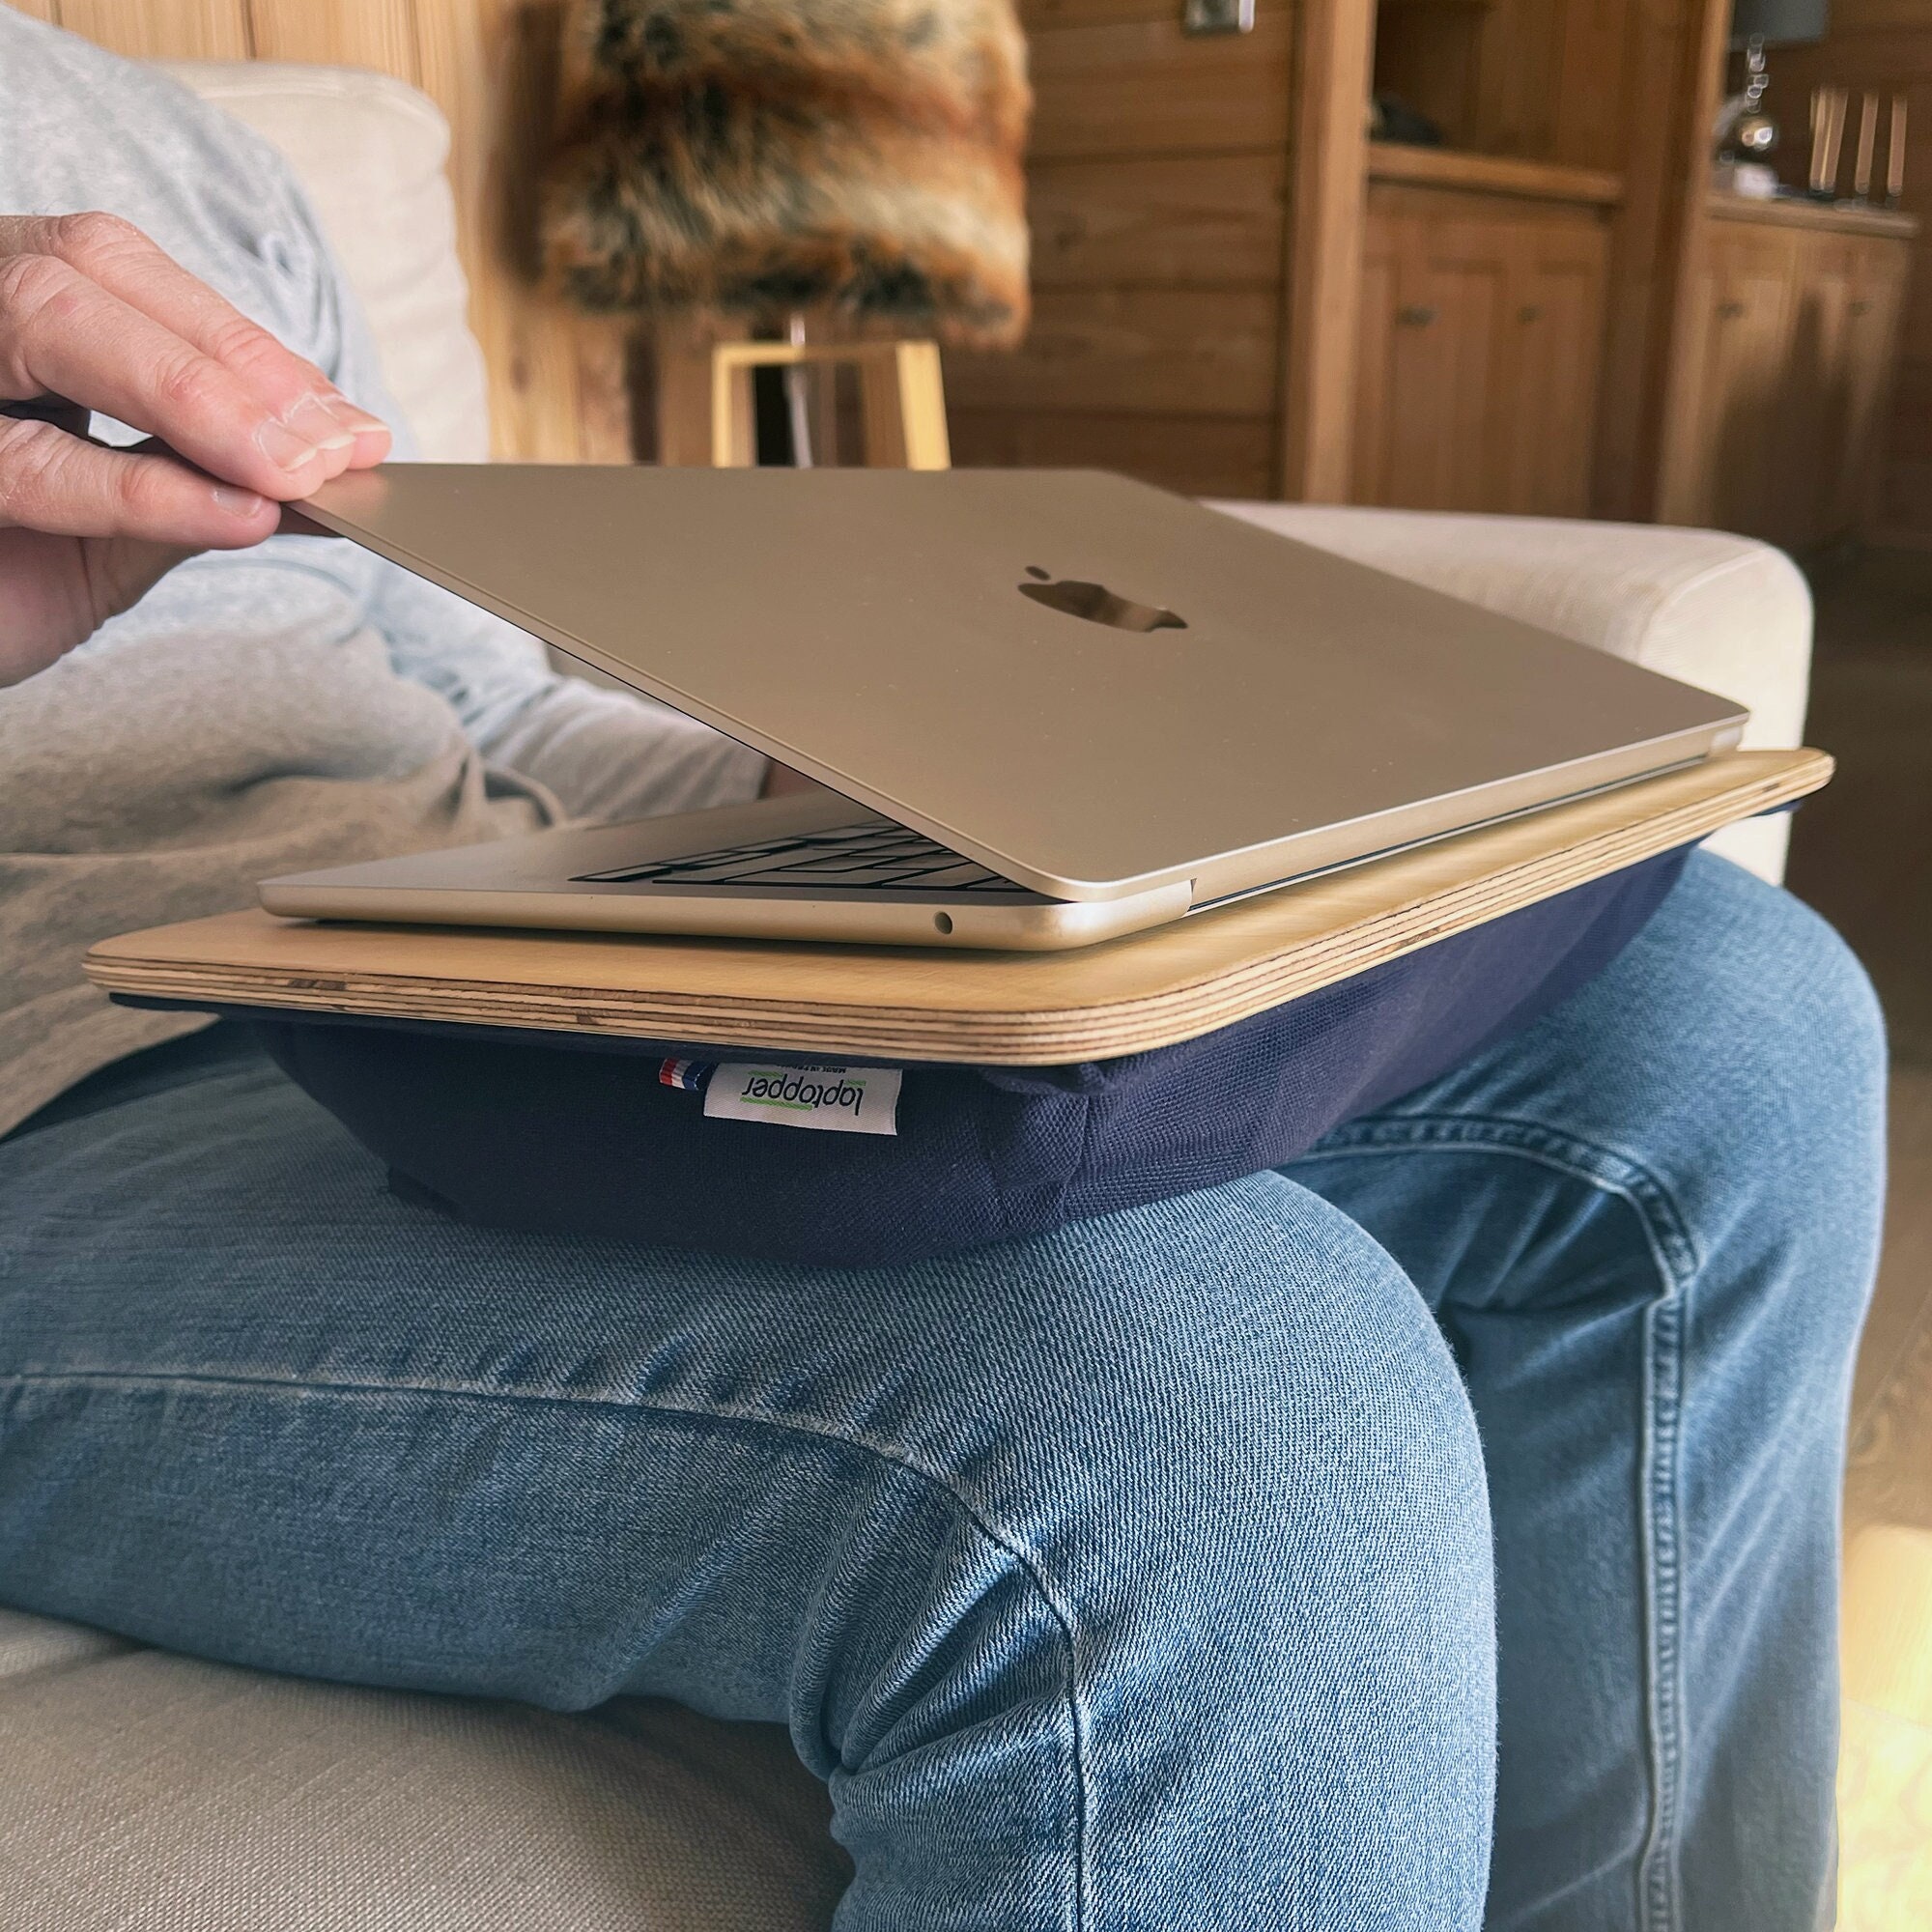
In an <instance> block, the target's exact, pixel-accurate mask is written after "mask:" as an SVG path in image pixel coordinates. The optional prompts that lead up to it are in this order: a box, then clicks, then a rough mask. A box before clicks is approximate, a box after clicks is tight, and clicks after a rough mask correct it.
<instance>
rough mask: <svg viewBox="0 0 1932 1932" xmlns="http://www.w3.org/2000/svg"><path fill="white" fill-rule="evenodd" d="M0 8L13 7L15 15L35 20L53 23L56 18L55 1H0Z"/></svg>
mask: <svg viewBox="0 0 1932 1932" xmlns="http://www.w3.org/2000/svg"><path fill="white" fill-rule="evenodd" d="M0 6H11V7H12V8H13V9H14V13H16V14H26V15H27V17H28V18H29V19H33V20H48V21H51V20H52V19H53V17H54V0H0Z"/></svg>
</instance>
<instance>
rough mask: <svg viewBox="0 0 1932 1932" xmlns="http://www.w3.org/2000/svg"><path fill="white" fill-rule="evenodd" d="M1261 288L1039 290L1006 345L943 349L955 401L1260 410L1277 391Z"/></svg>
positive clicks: (1153, 410)
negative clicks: (990, 349)
mask: <svg viewBox="0 0 1932 1932" xmlns="http://www.w3.org/2000/svg"><path fill="white" fill-rule="evenodd" d="M1276 321H1277V316H1276V303H1275V298H1274V296H1273V295H1272V293H1271V292H1266V291H1241V290H1227V291H1221V292H1217V293H1211V294H1209V293H1201V292H1197V291H1194V290H1189V289H1120V288H1115V289H1080V290H1042V291H1041V292H1040V293H1039V295H1038V296H1037V298H1035V302H1034V322H1033V328H1032V331H1031V332H1030V334H1029V335H1028V338H1027V344H1026V348H1025V350H1024V351H1023V352H1022V353H1021V354H1019V355H958V354H955V355H949V356H948V357H947V364H946V389H947V394H948V397H949V398H950V399H951V401H952V403H953V404H954V405H955V406H956V407H959V408H963V409H973V408H1007V409H1016V410H1052V411H1061V412H1077V411H1082V410H1094V411H1109V410H1119V409H1122V408H1127V409H1131V410H1133V411H1136V412H1142V413H1146V414H1150V415H1231V416H1239V415H1247V416H1266V415H1268V414H1269V413H1270V412H1272V410H1273V408H1274V400H1275V366H1274V365H1275V326H1276Z"/></svg>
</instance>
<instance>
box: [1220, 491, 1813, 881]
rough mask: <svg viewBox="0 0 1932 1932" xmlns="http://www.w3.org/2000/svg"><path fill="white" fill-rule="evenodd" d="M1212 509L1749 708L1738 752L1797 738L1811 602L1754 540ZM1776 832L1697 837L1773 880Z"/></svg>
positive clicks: (1274, 506)
mask: <svg viewBox="0 0 1932 1932" xmlns="http://www.w3.org/2000/svg"><path fill="white" fill-rule="evenodd" d="M1214 507H1215V508H1216V509H1219V510H1225V511H1227V512H1228V513H1229V514H1230V515H1232V516H1236V517H1240V518H1242V519H1243V520H1244V521H1246V522H1248V523H1251V524H1259V525H1261V526H1262V527H1263V528H1264V529H1270V530H1277V531H1279V532H1280V533H1281V534H1282V535H1283V536H1290V537H1294V538H1296V539H1298V540H1299V541H1300V542H1302V543H1307V544H1314V545H1316V546H1317V547H1318V548H1319V549H1321V550H1330V551H1335V552H1337V553H1338V554H1341V555H1343V556H1349V557H1352V558H1354V559H1355V561H1356V562H1358V563H1366V564H1371V565H1373V566H1374V567H1375V568H1376V569H1378V570H1386V571H1388V572H1389V573H1390V575H1391V576H1395V577H1406V578H1407V579H1409V580H1410V581H1411V582H1416V583H1426V584H1428V585H1429V586H1430V588H1431V589H1434V590H1442V591H1446V592H1447V593H1448V594H1449V595H1450V596H1452V597H1461V598H1463V599H1464V600H1465V601H1466V602H1468V603H1471V604H1481V605H1483V606H1484V607H1485V608H1486V609H1488V610H1492V611H1501V612H1502V613H1503V614H1504V615H1506V616H1510V617H1517V618H1520V620H1521V621H1522V622H1524V623H1526V624H1539V625H1541V626H1542V627H1543V628H1544V629H1545V630H1547V631H1554V632H1555V633H1556V634H1557V635H1558V636H1559V637H1565V638H1573V639H1576V641H1577V642H1578V643H1580V644H1591V645H1594V646H1595V647H1596V648H1597V649H1599V650H1605V651H1609V652H1611V653H1612V654H1613V655H1615V656H1617V657H1620V658H1628V659H1629V660H1630V661H1631V662H1632V663H1633V664H1640V665H1643V666H1645V667H1646V668H1648V669H1651V670H1655V671H1662V673H1663V674H1664V676H1666V677H1675V678H1681V679H1682V680H1683V681H1684V682H1685V683H1686V684H1694V685H1696V686H1698V687H1699V688H1700V689H1702V690H1705V691H1714V692H1716V693H1717V694H1718V695H1719V696H1721V697H1728V698H1732V699H1734V700H1735V701H1736V702H1737V703H1739V704H1744V705H1748V706H1749V708H1750V714H1751V722H1750V725H1749V728H1748V729H1747V731H1746V732H1745V740H1744V741H1745V743H1746V744H1747V745H1748V746H1754V747H1759V746H1761V747H1764V748H1765V749H1768V750H1769V749H1782V748H1787V747H1790V746H1793V745H1797V744H1801V743H1802V742H1803V733H1804V703H1805V696H1806V692H1807V690H1808V687H1809V679H1810V668H1811V593H1810V590H1809V589H1808V587H1807V586H1806V584H1805V582H1804V576H1803V575H1802V574H1801V572H1800V571H1799V569H1798V566H1797V565H1796V564H1794V563H1793V562H1792V561H1791V559H1790V558H1789V557H1788V556H1786V555H1785V554H1783V553H1782V552H1781V551H1776V550H1773V549H1772V548H1771V546H1770V545H1769V544H1762V543H1757V542H1754V541H1752V540H1751V539H1750V538H1748V537H1738V536H1727V535H1725V534H1724V533H1723V532H1721V531H1719V530H1681V529H1668V528H1663V527H1660V526H1657V525H1654V524H1589V523H1572V522H1567V521H1564V522H1559V521H1556V520H1553V519H1549V518H1544V517H1473V516H1460V515H1445V514H1442V513H1439V512H1435V511H1425V510H1360V509H1347V508H1337V507H1331V506H1328V505H1325V504H1311V503H1217V504H1216V505H1215V506H1214ZM1789 825H1790V821H1789V819H1788V818H1783V817H1779V818H1769V819H1764V818H1761V819H1751V820H1747V822H1746V823H1744V824H1742V825H1730V826H1726V827H1725V828H1724V830H1723V831H1721V832H1719V834H1718V835H1717V836H1716V837H1715V838H1712V839H1711V840H1710V841H1709V842H1710V844H1711V846H1712V848H1713V849H1714V850H1716V851H1719V852H1721V853H1723V854H1724V856H1725V857H1726V858H1729V859H1735V860H1736V861H1737V862H1738V863H1739V864H1740V865H1743V866H1747V867H1749V868H1750V869H1751V870H1752V871H1754V872H1757V873H1759V874H1760V875H1761V876H1762V877H1764V878H1768V879H1770V880H1772V881H1773V882H1774V883H1776V881H1777V880H1779V879H1781V878H1782V877H1783V875H1784V852H1785V842H1786V840H1787V838H1789V836H1790V835H1789Z"/></svg>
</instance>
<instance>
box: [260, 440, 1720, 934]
mask: <svg viewBox="0 0 1932 1932" xmlns="http://www.w3.org/2000/svg"><path fill="white" fill-rule="evenodd" d="M302 507H303V509H304V510H305V511H306V512H307V513H308V514H309V515H310V516H312V517H313V519H314V520H315V521H316V523H318V524H319V525H321V526H324V527H326V528H327V529H329V530H332V531H334V532H336V533H338V534H339V535H342V536H345V537H348V538H350V539H352V540H353V541H355V542H356V543H359V544H363V545H366V546H367V547H368V548H369V549H371V550H373V551H376V552H379V553H380V554H382V555H384V556H386V557H389V558H391V559H393V560H394V561H395V562H397V563H399V564H401V565H403V566H404V567H405V568H406V569H408V570H411V571H413V572H415V573H417V574H418V575H420V576H422V577H425V578H428V579H430V580H432V581H433V582H437V583H440V584H442V585H443V586H445V587H446V588H448V589H450V590H452V591H454V592H456V593H457V594H458V595H459V596H461V597H464V598H467V599H468V600H469V601H470V602H471V603H473V604H477V605H480V606H482V607H483V608H484V609H486V610H489V611H495V612H497V615H499V616H501V617H505V618H507V619H508V620H509V621H510V622H511V623H513V624H516V625H519V626H521V627H522V628H523V629H524V630H526V631H528V632H531V633H533V634H534V635H535V636H537V637H539V638H541V639H545V640H546V641H547V642H549V643H551V644H554V645H555V646H557V647H558V648H559V649H561V650H563V651H565V652H567V653H569V654H570V655H571V656H572V657H574V658H577V659H580V660H582V662H583V663H585V664H588V665H592V666H595V667H596V668H598V669H600V670H603V671H606V672H608V673H610V674H611V676H613V677H616V678H618V679H621V680H622V681H623V682H624V683H626V684H628V685H630V686H633V687H634V688H635V689H637V690H639V691H640V692H643V693H645V694H647V695H648V696H652V697H655V698H658V699H660V700H662V701H663V702H665V703H667V704H669V705H672V706H675V707H676V708H677V709H678V710H680V711H683V712H686V713H688V714H689V715H690V716H692V717H694V718H697V719H700V720H702V721H703V722H704V723H705V724H707V725H714V726H716V728H717V729H719V730H721V731H724V732H726V733H728V734H729V735H730V736H731V737H733V738H736V739H739V740H741V741H742V742H743V743H745V744H747V745H750V746H752V747H753V748H755V749H756V750H757V751H760V752H763V753H768V754H769V755H770V756H771V757H773V758H775V759H778V760H780V761H781V762H782V763H783V764H786V765H789V766H792V767H794V768H796V769H797V770H798V771H801V772H803V773H805V774H807V775H808V776H809V777H810V778H813V779H815V780H817V781H819V783H820V784H821V785H822V786H824V787H826V789H825V790H823V791H820V792H816V793H810V794H804V795H797V796H788V797H780V798H773V799H768V800H763V801H760V802H758V803H755V804H752V805H746V806H736V807H730V808H726V809H723V810H713V811H704V812H696V813H692V814H687V815H684V816H681V817H677V818H660V819H651V820H644V821H639V822H638V823H634V824H624V825H601V826H595V827H588V828H584V827H578V828H563V829H559V830H555V831H551V832H545V833H540V834H537V835H535V836H533V837H529V838H515V839H508V840H503V841H500V842H497V843H492V844H487V845H480V846H471V847H467V848H462V849H458V850H453V851H440V852H424V853H418V854H412V855H411V856H409V857H406V858H400V859H385V860H380V861H376V862H373V863H370V864H366V865H355V866H342V867H332V868H330V869H328V870H326V871H316V872H304V873H298V874H295V875H292V876H289V877H285V878H278V879H270V880H268V881H266V882H265V883H264V884H263V886H262V889H261V892H262V902H263V904H264V905H265V906H266V907H267V908H268V909H269V910H270V912H273V913H279V914H283V915H286V916H291V917H305V918H319V919H347V920H380V921H388V922H397V921H400V922H405V923H411V922H419V923H452V924H465V925H515V926H543V927H563V928H572V927H575V928H593V929H603V930H615V931H638V932H675V933H696V934H706V933H708V934H721V935H731V936H737V937H760V938H774V939H810V940H843V941H853V942H864V943H870V944H880V945H915V946H953V947H958V946H965V947H994V948H1037V949H1045V948H1057V947H1072V946H1081V945H1085V944H1088V943H1091V942H1093V941H1094V940H1099V939H1104V938H1109V937H1112V936H1114V935H1116V934H1119V933H1124V932H1131V931H1135V930H1138V929H1140V928H1143V927H1147V926H1151V925H1155V924H1159V923H1164V922H1167V921H1170V920H1175V919H1179V918H1182V917H1184V916H1186V915H1187V914H1189V913H1192V912H1197V911H1199V910H1201V909H1202V908H1203V907H1206V906H1212V905H1218V904H1221V903H1223V902H1224V901H1226V900H1229V899H1232V898H1237V897H1240V896H1243V895H1248V894H1251V893H1257V892H1264V891H1267V890H1268V889H1270V888H1271V887H1275V886H1279V885H1282V884H1285V883H1288V882H1290V881H1293V880H1295V879H1302V878H1306V877H1308V876H1310V875H1311V874H1314V873H1317V872H1321V871H1326V870H1330V869H1332V868H1334V867H1342V866H1350V865H1355V864H1359V863H1360V862H1361V861H1363V860H1365V859H1370V858H1373V857H1376V856H1377V855H1378V854H1380V853H1384V852H1388V851H1392V850H1395V849H1398V848H1401V847H1404V846H1408V845H1413V844H1416V843H1419V842H1421V841H1424V840H1429V839H1435V838H1445V837H1449V836H1452V835H1454V834H1455V833H1458V832H1462V831H1466V830H1468V829H1470V828H1471V827H1474V826H1478V825H1483V824H1488V823H1491V822H1492V821H1494V820H1496V819H1499V818H1502V817H1506V816H1509V815H1512V814H1515V813H1519V812H1523V811H1530V810H1537V809H1539V808H1541V807H1544V806H1548V805H1550V804H1553V803H1556V802H1557V801H1559V800H1564V799H1570V798H1575V797H1577V796H1579V795H1580V794H1582V793H1585V792H1590V791H1595V790H1598V789H1601V788H1603V787H1605V786H1608V785H1615V784H1621V783H1625V782H1628V781H1631V780H1634V779H1639V778H1644V777H1648V776H1650V775H1651V774H1654V773H1657V772H1661V771H1665V770H1668V769H1670V768H1671V767H1673V766H1678V765H1683V764H1687V763H1690V762H1691V761H1693V760H1696V759H1699V758H1702V757H1705V756H1707V755H1708V754H1710V753H1713V752H1715V751H1719V750H1722V749H1725V748H1728V747H1730V746H1734V745H1735V744H1736V743H1737V742H1738V738H1739V735H1740V732H1741V730H1742V728H1743V725H1744V723H1745V715H1744V713H1743V712H1741V711H1740V709H1739V708H1738V706H1736V705H1735V704H1732V703H1730V702H1728V701H1726V700H1725V699H1723V698H1719V697H1714V696H1711V695H1710V694H1708V693H1706V692H1702V691H1696V690H1693V689H1691V688H1690V686H1688V685H1684V684H1679V683H1677V682H1675V681H1674V680H1672V679H1670V678H1666V677H1661V676H1658V675H1657V674H1656V673H1654V672H1651V671H1647V670H1644V669H1641V668H1638V667H1637V666H1634V665H1631V664H1627V663H1625V662H1623V661H1622V660H1620V659H1617V658H1613V657H1610V656H1607V655H1605V653H1603V652H1600V651H1595V650H1590V649H1588V648H1586V647H1584V646H1582V645H1580V644H1576V643H1572V642H1569V641H1567V640H1566V639H1560V638H1556V637H1553V636H1551V635H1549V634H1548V633H1546V632H1542V631H1539V630H1536V629H1534V628H1533V627H1532V626H1530V625H1527V624H1522V623H1518V622H1516V621H1514V620H1513V619H1511V618H1508V617H1502V616H1497V615H1495V614H1494V613H1492V612H1491V611H1483V610H1479V609H1477V608H1476V607H1474V606H1472V605H1468V604H1464V603H1461V602H1458V601H1457V600H1456V599H1454V598H1450V597H1446V596H1442V595H1440V594H1439V593H1437V592H1435V591H1432V590H1427V589H1424V588H1422V587H1420V586H1418V585H1416V584H1413V583H1409V582H1405V581H1403V580H1401V579H1399V578H1394V577H1390V576H1388V575H1386V574H1384V573H1381V572H1378V571H1375V570H1371V569H1368V568H1366V567H1365V566H1363V565H1361V564H1358V563H1352V562H1350V561H1348V560H1346V559H1344V558H1341V557H1338V556H1334V555H1332V554H1328V553H1327V552H1324V551H1321V550H1316V549H1312V548H1310V547H1308V546H1306V545H1303V544H1298V543H1294V542H1291V541H1289V540H1288V539H1286V538H1283V537H1279V536H1276V535H1274V534H1272V533H1271V532H1268V531H1264V530H1261V529H1258V528H1255V527H1254V526H1250V525H1247V524H1243V523H1241V522H1239V521H1237V520H1236V519H1234V518H1232V517H1228V516H1225V515H1222V514H1220V513H1218V512H1215V511H1212V510H1208V509H1204V508H1202V507H1201V506H1200V505H1198V504H1195V503H1191V502H1188V501H1185V500H1184V499H1182V498H1180V497H1173V496H1169V495H1168V494H1166V493H1165V492H1163V491H1159V490H1155V489H1151V488H1150V487H1148V486H1146V485H1144V484H1139V483H1133V482H1128V481H1126V480H1125V479H1123V478H1121V477H1117V476H1108V475H1100V474H1091V473H1086V472H1061V471H1049V470H1022V471H998V470H942V471H928V472H917V471H906V470H885V469H819V470H805V471H799V470H781V469H607V468H589V467H585V468H569V467H553V466H513V465H492V464H476V465H468V464H465V465H439V464H390V465H386V466H384V467H383V468H381V469H372V470H365V471H360V472H356V473H354V474H350V475H345V476H341V477H338V478H337V479H336V480H335V481H334V482H332V483H330V484H329V485H327V487H326V488H325V489H324V490H323V491H322V492H320V493H319V494H318V495H317V496H316V497H314V498H313V499H311V500H310V501H309V502H308V503H306V504H304V505H303V506H302Z"/></svg>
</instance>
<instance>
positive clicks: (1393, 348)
mask: <svg viewBox="0 0 1932 1932" xmlns="http://www.w3.org/2000/svg"><path fill="white" fill-rule="evenodd" d="M1606 253H1607V240H1606V235H1605V230H1604V228H1603V226H1602V223H1601V221H1600V220H1599V218H1598V217H1597V216H1596V214H1595V213H1593V212H1591V211H1588V210H1571V209H1565V208H1561V207H1555V206H1546V205H1541V204H1533V203H1525V202H1520V201H1512V200H1509V199H1506V198H1504V197H1501V196H1494V195H1482V194H1471V193H1456V192H1445V191H1439V190H1416V189H1403V188H1396V187H1393V186H1388V187H1376V188H1372V190H1371V192H1370V197H1369V220H1368V233H1367V241H1366V247H1365V266H1364V277H1363V300H1362V318H1363V335H1362V344H1361V350H1360V355H1359V362H1358V370H1359V374H1358V378H1357V382H1358V387H1357V391H1356V412H1355V467H1354V488H1353V496H1354V498H1355V500H1356V501H1357V502H1361V503H1375V504H1380V505H1384V506H1387V507H1391V508H1403V509H1418V510H1471V511H1487V512H1499V511H1518V512H1521V513H1524V514H1532V515H1534V514H1541V515H1549V516H1575V515H1580V514H1583V513H1584V512H1586V511H1587V509H1588V507H1589V477H1590V464H1591V458H1592V455H1593V451H1594V446H1595V432H1596V408H1597V380H1598V370H1599V366H1600V355H1601V341H1602V334H1603V316H1604V269H1605V260H1606Z"/></svg>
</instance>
